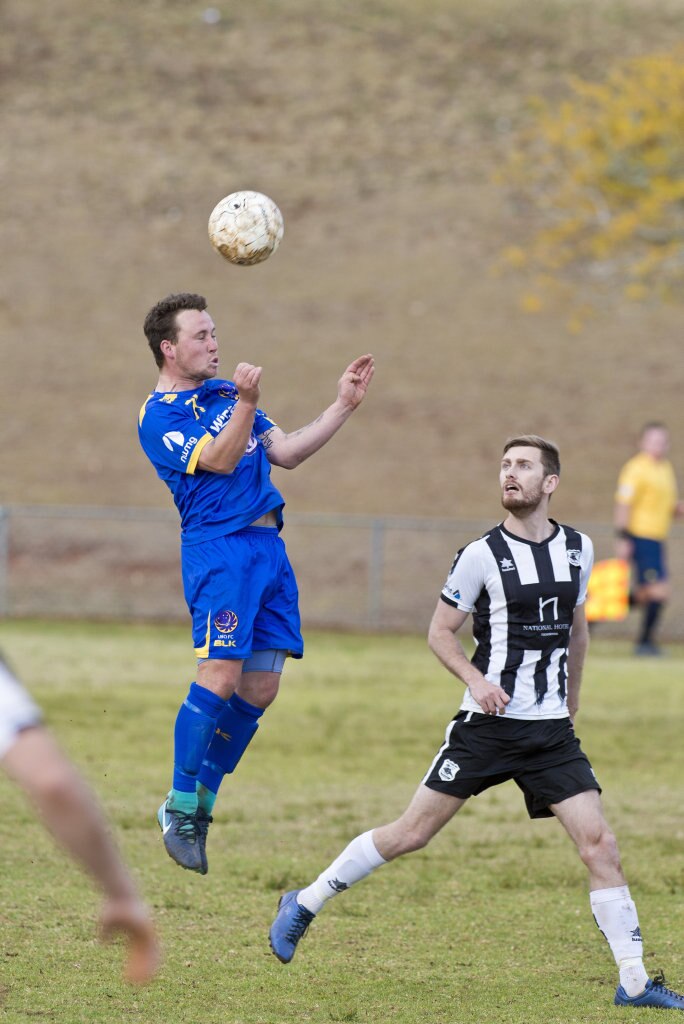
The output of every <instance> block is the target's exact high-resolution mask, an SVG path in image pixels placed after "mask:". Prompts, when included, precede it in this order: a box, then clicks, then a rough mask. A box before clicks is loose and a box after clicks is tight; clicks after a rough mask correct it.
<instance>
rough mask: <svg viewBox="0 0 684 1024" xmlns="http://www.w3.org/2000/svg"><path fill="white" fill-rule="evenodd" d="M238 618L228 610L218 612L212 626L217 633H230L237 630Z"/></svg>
mask: <svg viewBox="0 0 684 1024" xmlns="http://www.w3.org/2000/svg"><path fill="white" fill-rule="evenodd" d="M237 624H238V617H237V615H236V614H235V612H231V611H229V610H226V611H223V612H219V613H218V615H217V616H216V618H215V619H214V625H215V626H216V628H217V629H218V631H219V633H232V632H233V630H234V629H236V628H237Z"/></svg>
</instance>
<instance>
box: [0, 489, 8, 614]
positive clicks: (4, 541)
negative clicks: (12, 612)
mask: <svg viewBox="0 0 684 1024" xmlns="http://www.w3.org/2000/svg"><path fill="white" fill-rule="evenodd" d="M9 520H10V512H9V509H8V508H7V507H6V506H5V505H0V617H2V618H4V617H5V616H6V615H8V614H9V598H8V594H9Z"/></svg>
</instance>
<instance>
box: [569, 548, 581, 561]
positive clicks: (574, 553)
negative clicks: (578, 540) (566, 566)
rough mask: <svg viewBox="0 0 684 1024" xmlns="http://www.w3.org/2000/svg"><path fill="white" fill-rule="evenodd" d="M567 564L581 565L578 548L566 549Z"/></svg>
mask: <svg viewBox="0 0 684 1024" xmlns="http://www.w3.org/2000/svg"><path fill="white" fill-rule="evenodd" d="M568 562H569V563H570V565H581V562H582V552H581V551H580V550H579V548H569V549H568Z"/></svg>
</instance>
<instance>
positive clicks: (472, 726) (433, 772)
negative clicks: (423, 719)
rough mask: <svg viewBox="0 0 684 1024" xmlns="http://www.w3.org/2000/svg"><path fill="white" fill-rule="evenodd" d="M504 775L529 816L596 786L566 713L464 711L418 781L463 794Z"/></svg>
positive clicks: (494, 783) (501, 779)
mask: <svg viewBox="0 0 684 1024" xmlns="http://www.w3.org/2000/svg"><path fill="white" fill-rule="evenodd" d="M509 779H513V781H514V782H515V783H516V784H517V785H518V786H519V787H520V789H521V790H522V791H523V793H524V795H525V804H526V805H527V813H528V814H529V816H530V818H551V817H553V812H552V811H550V810H549V805H550V804H557V803H560V801H561V800H567V799H568V797H571V796H577V794H578V793H584V792H586V791H587V790H589V789H595V790H597V791H598V792H599V793H600V792H601V787H600V786H599V784H598V781H597V779H596V776H595V775H594V770H593V768H592V767H591V764H590V763H589V759H588V758H587V756H586V754H585V753H584V751H583V750H582V748H581V747H580V742H579V740H578V739H577V737H576V736H575V730H574V729H573V727H572V723H571V721H570V719H569V718H547V719H540V720H537V721H532V722H530V721H528V720H522V719H516V718H506V716H505V715H500V716H497V717H496V718H494V716H493V715H485V714H477V713H475V712H470V711H461V712H459V714H458V715H456V718H454V720H453V722H452V724H451V726H450V728H449V729H448V731H447V736H446V742H445V744H444V746H443V747H442V748H441V749H440V751H439V753H438V754H437V757H436V758H435V760H434V761H433V763H432V765H431V766H430V770H429V771H428V773H427V775H426V776H425V778H424V779H423V782H424V784H425V785H426V786H428V787H429V788H430V789H434V790H437V792H438V793H448V794H449V796H457V797H460V798H461V799H462V800H465V799H467V798H468V797H470V796H477V794H478V793H483V792H484V791H485V789H489V788H490V787H491V786H498V785H499V783H501V782H508V780H509Z"/></svg>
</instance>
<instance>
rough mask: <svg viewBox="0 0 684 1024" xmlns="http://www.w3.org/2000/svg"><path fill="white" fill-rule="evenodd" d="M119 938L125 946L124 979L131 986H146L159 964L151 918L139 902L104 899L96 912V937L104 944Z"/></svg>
mask: <svg viewBox="0 0 684 1024" xmlns="http://www.w3.org/2000/svg"><path fill="white" fill-rule="evenodd" d="M119 934H120V935H123V936H124V938H125V940H126V944H127V958H126V966H125V968H124V978H125V979H126V981H128V982H130V984H131V985H147V984H148V982H150V981H152V978H153V977H154V976H155V974H156V973H157V971H158V969H159V966H160V964H161V947H160V945H159V940H158V938H157V933H156V931H155V928H154V925H153V923H152V918H151V917H150V914H149V911H148V910H147V907H146V906H145V905H144V904H143V903H141V902H140V900H138V899H136V898H133V897H131V898H130V899H107V900H105V902H104V903H103V905H102V909H101V911H100V936H101V938H102V940H103V941H104V942H109V941H111V940H112V939H113V938H114V937H115V936H116V935H119Z"/></svg>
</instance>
